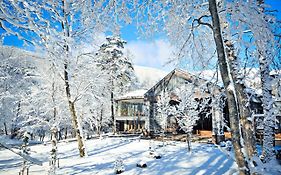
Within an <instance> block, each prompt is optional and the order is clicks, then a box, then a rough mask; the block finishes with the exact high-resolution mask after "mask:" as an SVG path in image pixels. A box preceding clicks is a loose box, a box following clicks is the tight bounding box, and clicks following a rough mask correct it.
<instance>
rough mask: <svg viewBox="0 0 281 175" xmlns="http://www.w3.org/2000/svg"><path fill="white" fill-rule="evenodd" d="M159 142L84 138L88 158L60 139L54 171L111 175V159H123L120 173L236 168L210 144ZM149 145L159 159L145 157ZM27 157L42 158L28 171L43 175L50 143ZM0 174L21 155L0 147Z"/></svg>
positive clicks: (14, 168) (14, 169)
mask: <svg viewBox="0 0 281 175" xmlns="http://www.w3.org/2000/svg"><path fill="white" fill-rule="evenodd" d="M165 144H166V146H164V147H161V145H162V142H158V141H149V140H139V139H137V138H104V139H92V140H87V141H86V146H87V150H88V157H86V158H79V156H78V155H79V154H78V149H77V143H76V141H73V142H65V141H64V142H60V143H59V144H58V154H59V155H58V157H59V158H60V160H59V164H60V168H59V169H57V174H91V175H92V174H104V175H108V174H114V168H113V167H114V161H115V160H116V158H117V157H121V158H122V159H123V162H124V165H125V172H123V173H122V174H124V175H126V174H127V175H135V174H146V175H158V174H159V175H160V174H161V175H164V174H165V175H169V174H171V175H172V174H181V175H182V174H194V175H195V174H196V175H200V174H232V173H234V172H235V171H236V168H237V166H236V164H235V163H234V161H233V160H232V159H231V158H230V157H228V156H227V155H225V154H224V153H222V152H221V151H220V150H219V149H218V148H216V146H214V145H211V144H199V143H192V152H191V153H188V152H187V146H186V144H185V143H182V142H165ZM149 146H152V148H154V149H155V150H156V152H158V153H159V154H160V155H161V156H162V158H161V159H154V158H152V157H150V156H149V151H148V150H149ZM30 148H31V156H33V157H36V158H38V159H40V160H42V161H44V163H43V166H37V165H32V166H31V167H30V174H31V175H32V174H46V173H47V171H48V168H49V167H48V165H49V164H48V156H49V151H50V150H51V144H46V145H44V144H39V145H33V146H30ZM0 155H1V156H0V174H3V175H7V174H18V172H19V170H20V166H21V163H22V158H21V157H20V156H18V155H16V154H14V153H13V152H11V151H9V150H6V149H1V150H0ZM140 161H143V162H146V163H147V168H139V167H136V164H137V163H139V162H140Z"/></svg>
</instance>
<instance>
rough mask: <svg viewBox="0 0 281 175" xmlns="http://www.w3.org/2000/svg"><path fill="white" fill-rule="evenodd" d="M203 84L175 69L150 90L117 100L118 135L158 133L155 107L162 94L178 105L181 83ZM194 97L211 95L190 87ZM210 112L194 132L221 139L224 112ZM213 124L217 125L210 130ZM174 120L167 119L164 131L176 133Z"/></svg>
mask: <svg viewBox="0 0 281 175" xmlns="http://www.w3.org/2000/svg"><path fill="white" fill-rule="evenodd" d="M203 83H206V80H204V79H201V78H198V77H196V76H195V75H192V74H189V73H187V72H185V71H182V70H179V69H174V70H173V71H171V72H170V73H169V74H168V75H166V76H165V77H164V78H163V79H161V80H160V81H159V82H157V83H156V84H155V85H154V86H153V87H152V88H150V89H149V90H137V91H132V92H129V93H128V94H125V95H124V96H121V97H119V98H117V99H116V104H117V105H116V106H117V107H116V117H115V118H116V123H117V130H118V131H120V132H139V131H143V130H146V131H147V132H149V133H157V132H159V131H160V130H161V124H160V123H161V121H160V120H161V118H160V117H159V114H158V113H157V109H156V104H157V101H158V99H159V97H160V96H161V94H162V93H163V91H165V92H168V93H169V96H170V104H171V105H174V104H178V103H180V99H178V97H177V95H176V93H175V90H176V89H177V88H178V87H179V86H180V85H182V84H197V85H198V86H199V85H200V84H203ZM193 88H195V89H193V91H194V93H195V94H194V96H195V98H198V99H200V98H209V97H210V93H202V92H200V90H199V88H198V87H196V86H195V87H193ZM212 90H213V93H219V92H220V87H218V86H215V88H213V89H212ZM208 110H209V112H211V113H212V116H210V117H206V116H204V115H202V116H200V120H199V121H198V122H197V123H198V124H197V125H196V126H195V127H194V129H195V130H209V131H212V132H213V135H221V136H223V134H224V132H223V124H222V123H220V124H219V122H221V121H222V117H223V111H221V110H218V109H216V108H211V107H210V108H209V109H208ZM214 122H216V124H215V126H219V127H213V126H212V125H214ZM176 125H177V124H176V120H175V119H174V118H173V117H172V116H171V117H168V127H167V129H166V131H167V132H178V130H177V127H176Z"/></svg>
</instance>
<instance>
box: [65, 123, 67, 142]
mask: <svg viewBox="0 0 281 175" xmlns="http://www.w3.org/2000/svg"><path fill="white" fill-rule="evenodd" d="M64 139H67V126H65V131H64Z"/></svg>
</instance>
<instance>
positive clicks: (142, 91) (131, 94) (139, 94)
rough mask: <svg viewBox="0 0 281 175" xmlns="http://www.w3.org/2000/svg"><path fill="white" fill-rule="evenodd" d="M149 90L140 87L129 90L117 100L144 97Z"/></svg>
mask: <svg viewBox="0 0 281 175" xmlns="http://www.w3.org/2000/svg"><path fill="white" fill-rule="evenodd" d="M146 92H147V90H146V89H138V90H135V91H131V92H128V93H126V94H124V95H122V96H120V97H118V98H117V100H124V99H142V98H144V94H145V93H146Z"/></svg>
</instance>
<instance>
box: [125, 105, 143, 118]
mask: <svg viewBox="0 0 281 175" xmlns="http://www.w3.org/2000/svg"><path fill="white" fill-rule="evenodd" d="M120 107H121V109H120V112H121V116H144V104H143V103H127V102H121V106H120Z"/></svg>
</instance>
